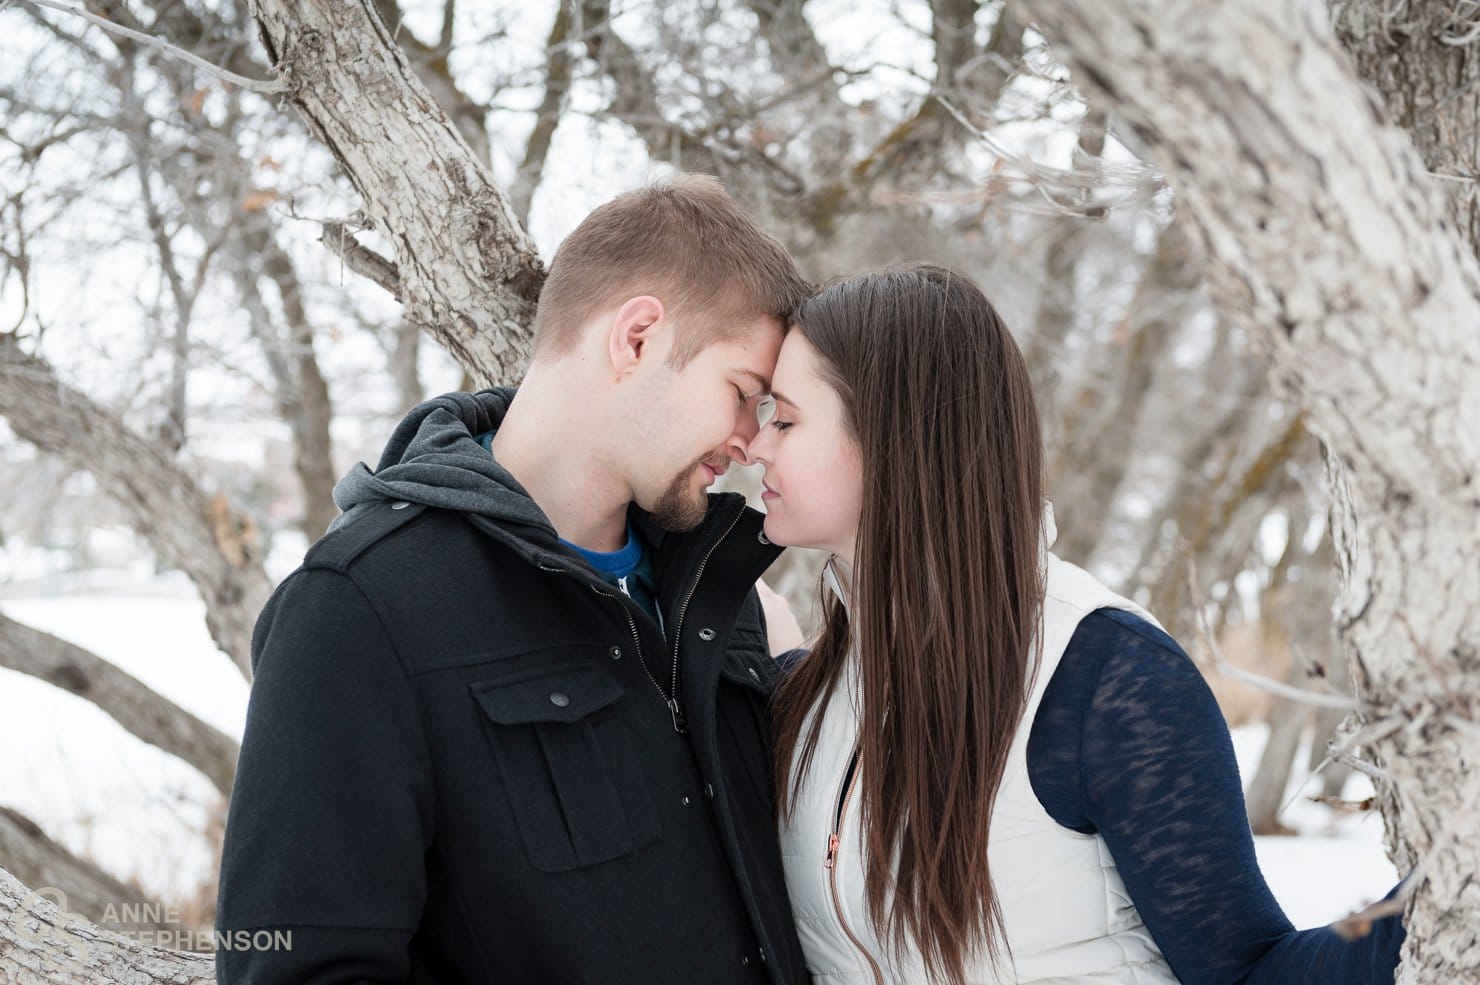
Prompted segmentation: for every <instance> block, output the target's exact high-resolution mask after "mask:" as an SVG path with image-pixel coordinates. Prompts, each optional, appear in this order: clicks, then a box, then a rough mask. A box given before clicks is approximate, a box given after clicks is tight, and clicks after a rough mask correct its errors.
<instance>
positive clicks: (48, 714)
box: [0, 552, 1397, 927]
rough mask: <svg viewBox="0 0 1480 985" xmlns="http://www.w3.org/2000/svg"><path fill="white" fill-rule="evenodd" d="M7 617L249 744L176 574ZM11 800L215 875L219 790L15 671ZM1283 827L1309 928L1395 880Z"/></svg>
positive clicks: (174, 869) (1342, 830) (1279, 845)
mask: <svg viewBox="0 0 1480 985" xmlns="http://www.w3.org/2000/svg"><path fill="white" fill-rule="evenodd" d="M3 553H6V552H0V554H3ZM279 566H280V565H275V566H274V567H279ZM287 567H291V565H287ZM278 573H279V574H281V573H282V572H278ZM0 610H3V611H4V612H5V614H6V615H8V616H10V617H11V618H13V619H17V620H19V621H21V622H23V623H26V624H28V625H30V626H33V627H35V628H37V629H41V630H45V631H47V632H50V633H53V634H54V635H57V636H60V637H62V638H64V639H67V640H70V641H72V642H74V643H77V644H79V645H81V646H84V647H87V648H88V649H90V650H92V651H93V652H95V653H97V654H99V655H100V656H103V657H105V658H107V659H109V660H111V661H113V662H114V663H116V664H117V665H118V666H120V667H122V668H123V669H125V670H127V671H128V672H129V673H131V674H134V675H135V676H137V677H139V678H140V679H142V680H144V681H145V682H146V683H148V684H149V685H150V686H152V687H154V688H155V689H157V690H158V691H159V692H160V693H161V694H164V695H166V696H167V697H169V698H170V699H171V700H173V701H175V702H177V703H178V704H180V705H182V706H183V707H185V708H187V709H189V710H190V711H191V712H193V713H194V714H196V715H198V716H200V717H201V718H203V719H205V720H206V721H208V722H210V723H211V724H213V725H215V726H216V727H218V728H220V729H222V730H223V731H225V732H227V733H228V734H230V735H233V736H236V737H238V738H239V737H240V735H241V730H242V724H243V721H244V717H245V710H246V702H247V690H248V689H247V684H246V682H245V681H244V680H243V679H242V676H241V674H240V673H238V672H237V670H236V669H235V667H234V666H233V665H232V664H231V662H230V661H229V660H228V659H227V658H226V657H225V656H224V655H223V654H222V653H221V652H220V651H219V650H218V649H217V648H216V647H215V645H214V644H213V643H212V641H211V639H210V636H209V635H208V634H207V632H206V629H205V623H204V618H203V607H202V605H201V603H200V601H199V599H198V598H197V597H196V596H195V594H194V592H193V591H192V589H191V586H190V585H189V583H188V582H187V581H185V579H184V578H182V577H181V576H179V575H178V574H169V575H162V576H161V575H149V576H148V577H141V573H140V572H139V571H138V570H133V571H129V572H127V573H126V574H124V573H119V574H116V575H114V576H112V577H110V576H108V575H107V574H101V575H100V574H98V573H96V572H94V573H90V574H88V575H85V576H75V575H64V574H54V573H53V574H46V575H44V576H42V577H39V578H33V579H27V580H24V581H13V582H11V583H10V584H8V585H3V586H0ZM1264 739H1265V733H1264V729H1263V728H1262V727H1253V728H1244V729H1239V730H1238V731H1237V732H1235V734H1234V744H1235V748H1236V750H1237V753H1238V758H1239V763H1240V769H1241V770H1242V771H1243V773H1244V775H1245V776H1246V777H1247V776H1249V775H1251V774H1252V771H1253V769H1254V767H1255V765H1257V763H1258V756H1259V752H1260V750H1261V749H1262V748H1263V744H1264ZM1301 761H1302V762H1303V761H1304V760H1303V759H1302V760H1301ZM1311 786H1312V787H1314V786H1315V784H1313V783H1312V784H1311ZM1370 789H1371V788H1370V786H1369V785H1368V784H1367V781H1366V779H1365V778H1363V777H1361V776H1356V777H1354V778H1353V779H1352V780H1351V781H1350V782H1349V783H1348V786H1347V790H1346V797H1347V798H1348V799H1352V800H1356V799H1360V798H1361V797H1364V796H1366V795H1367V793H1368V792H1370ZM1290 795H1291V796H1292V797H1293V796H1294V795H1295V788H1294V787H1293V786H1292V790H1291V794H1290ZM0 803H3V804H5V805H7V806H10V807H13V808H15V809H17V810H20V811H21V812H22V813H24V814H26V815H28V816H29V817H31V818H32V819H33V820H35V821H37V822H38V823H39V824H41V826H42V827H43V828H44V829H45V830H46V831H47V832H48V833H49V834H51V836H52V837H54V838H56V839H57V840H58V841H60V842H62V843H63V844H64V845H66V846H67V847H68V848H69V849H71V850H73V851H76V852H79V853H83V854H88V855H90V856H92V857H93V858H95V859H97V860H98V861H99V862H100V863H101V864H102V865H103V866H104V867H105V868H107V869H108V870H110V871H111V872H113V873H114V874H116V875H118V876H120V877H122V878H125V879H128V878H135V879H137V880H138V881H139V883H140V884H141V885H142V886H143V887H144V888H145V889H146V890H148V891H149V892H151V893H152V894H154V895H155V896H157V897H160V898H163V899H165V900H168V901H183V900H185V899H188V898H190V897H192V896H194V895H196V894H197V893H198V892H199V889H200V887H201V885H203V884H205V883H207V882H209V880H210V879H211V877H212V871H213V867H214V866H215V864H216V862H215V856H214V847H213V844H212V840H211V839H212V837H214V835H213V832H215V831H218V830H219V821H220V818H219V813H218V812H219V810H220V807H221V803H220V798H219V797H218V796H217V794H216V791H215V789H214V788H213V787H212V785H211V784H210V782H209V781H207V780H206V779H205V777H203V776H202V775H201V774H200V773H198V772H197V771H195V770H194V769H192V768H191V767H189V766H186V765H184V764H182V763H180V762H179V761H178V760H174V759H172V758H171V757H169V756H166V755H165V754H163V753H161V752H159V751H157V750H155V749H154V748H152V747H151V746H148V745H146V744H144V743H142V742H140V741H139V740H137V739H135V738H134V737H133V736H131V735H129V734H128V733H126V732H124V731H123V729H122V728H120V727H119V726H118V725H116V724H115V723H114V722H113V721H112V720H111V719H110V718H108V717H107V716H106V715H103V714H102V713H101V712H99V711H98V710H97V709H96V708H94V707H93V706H92V705H91V704H89V703H88V702H86V701H84V700H82V699H80V698H77V697H74V696H72V695H70V694H67V693H64V692H62V691H60V690H58V689H56V688H53V687H51V686H50V685H47V684H43V683H41V682H39V681H36V680H34V679H32V678H29V677H26V676H24V675H21V674H17V673H14V672H12V671H6V670H0ZM1284 820H1285V822H1286V823H1287V824H1288V825H1289V826H1290V827H1292V828H1294V829H1296V830H1298V831H1299V832H1301V834H1300V835H1299V836H1298V837H1284V838H1278V837H1265V838H1259V839H1257V846H1258V852H1259V859H1260V863H1261V865H1262V867H1263V869H1264V874H1265V877H1266V879H1267V880H1268V882H1269V884H1270V887H1271V889H1273V891H1274V893H1275V896H1276V897H1277V898H1278V899H1279V901H1280V903H1281V904H1282V905H1283V906H1284V907H1285V910H1286V912H1287V913H1288V914H1289V916H1290V919H1291V920H1292V921H1293V922H1294V923H1295V925H1296V926H1298V927H1309V926H1316V925H1318V924H1323V923H1328V922H1330V921H1331V920H1334V919H1338V918H1340V917H1343V916H1345V915H1347V914H1348V913H1350V912H1352V911H1353V910H1355V909H1358V908H1360V907H1361V906H1362V905H1364V904H1366V903H1368V902H1370V901H1372V900H1374V899H1377V898H1379V897H1381V896H1382V895H1383V894H1384V893H1386V892H1387V890H1388V889H1390V888H1391V887H1392V885H1393V884H1394V883H1395V882H1396V881H1397V876H1396V874H1395V873H1394V871H1393V867H1392V865H1391V864H1390V863H1389V862H1388V861H1387V859H1386V857H1385V856H1384V854H1383V850H1382V822H1381V820H1380V819H1379V818H1378V817H1377V816H1375V815H1361V816H1345V815H1338V814H1336V813H1335V812H1333V811H1331V810H1330V809H1329V808H1326V807H1324V806H1322V805H1319V804H1313V803H1310V802H1308V801H1307V800H1305V799H1304V798H1303V797H1300V798H1297V799H1295V801H1294V803H1293V804H1292V805H1291V806H1290V808H1289V809H1288V810H1287V811H1286V813H1285V815H1284Z"/></svg>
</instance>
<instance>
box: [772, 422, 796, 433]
mask: <svg viewBox="0 0 1480 985" xmlns="http://www.w3.org/2000/svg"><path fill="white" fill-rule="evenodd" d="M793 423H794V422H792V421H776V420H773V421H770V422H769V423H768V426H769V427H773V428H775V429H776V430H777V431H785V430H786V429H788V428H790V427H791V426H792V424H793Z"/></svg>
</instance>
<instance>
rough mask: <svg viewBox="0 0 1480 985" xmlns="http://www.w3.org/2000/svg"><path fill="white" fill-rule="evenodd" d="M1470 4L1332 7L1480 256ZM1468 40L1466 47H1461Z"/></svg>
mask: <svg viewBox="0 0 1480 985" xmlns="http://www.w3.org/2000/svg"><path fill="white" fill-rule="evenodd" d="M1477 13H1480V11H1476V9H1475V7H1474V6H1473V5H1469V7H1468V9H1467V7H1466V5H1465V4H1463V3H1415V4H1403V5H1402V6H1398V7H1395V6H1393V5H1392V4H1389V3H1379V2H1376V0H1343V2H1341V3H1333V4H1332V14H1333V17H1334V20H1335V25H1336V35H1337V37H1338V38H1339V39H1340V40H1341V42H1342V43H1343V44H1344V45H1345V46H1346V49H1347V51H1349V52H1350V53H1351V55H1352V58H1353V60H1354V61H1355V62H1356V65H1357V70H1358V71H1359V72H1361V73H1362V76H1363V77H1364V78H1366V79H1367V80H1368V81H1369V82H1371V83H1372V84H1373V85H1374V86H1376V87H1377V91H1378V92H1379V93H1381V94H1382V98H1383V102H1384V103H1385V104H1386V106H1387V108H1388V112H1389V113H1390V114H1391V116H1392V119H1393V121H1394V122H1396V123H1397V124H1398V125H1399V126H1401V127H1402V128H1403V129H1404V130H1406V131H1407V132H1408V135H1409V136H1410V137H1412V138H1413V143H1414V146H1415V147H1417V148H1418V152H1419V153H1420V154H1421V155H1423V159H1424V163H1425V164H1427V165H1428V167H1429V170H1430V171H1433V172H1434V173H1435V174H1436V175H1442V176H1443V178H1442V179H1441V180H1440V182H1439V188H1440V189H1441V191H1442V192H1443V193H1444V194H1445V195H1446V196H1447V197H1448V199H1449V201H1450V204H1451V209H1452V211H1451V212H1450V215H1451V216H1453V219H1454V223H1455V225H1456V226H1457V227H1458V228H1459V230H1460V232H1461V233H1463V234H1464V235H1465V237H1466V238H1467V239H1468V240H1469V243H1470V249H1471V250H1472V251H1474V252H1475V253H1477V254H1480V35H1477V27H1480V25H1477V19H1476V18H1477ZM1463 38H1468V39H1469V40H1468V42H1466V43H1456V41H1458V40H1459V39H1463Z"/></svg>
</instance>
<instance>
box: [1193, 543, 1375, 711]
mask: <svg viewBox="0 0 1480 985" xmlns="http://www.w3.org/2000/svg"><path fill="white" fill-rule="evenodd" d="M1187 569H1188V571H1187V577H1188V581H1189V583H1190V585H1191V589H1192V598H1191V602H1192V608H1193V611H1194V612H1196V613H1197V627H1198V636H1199V637H1201V639H1202V641H1203V644H1204V645H1205V646H1206V647H1207V649H1208V654H1209V655H1210V656H1211V657H1212V658H1213V666H1214V667H1215V668H1216V669H1217V670H1218V672H1219V673H1221V674H1223V675H1224V676H1226V677H1232V678H1233V679H1234V680H1238V681H1243V682H1244V683H1245V684H1252V685H1253V686H1254V687H1257V688H1259V689H1260V690H1263V691H1268V692H1269V693H1270V694H1273V695H1276V696H1277V697H1281V698H1286V699H1288V700H1290V701H1298V702H1301V703H1303V704H1308V705H1316V706H1317V707H1320V708H1340V709H1341V710H1342V711H1356V710H1357V708H1358V705H1357V703H1356V701H1354V700H1353V699H1351V698H1348V697H1344V696H1343V695H1340V694H1323V693H1321V692H1319V691H1307V690H1305V689H1304V688H1299V687H1292V686H1291V685H1289V684H1286V683H1284V682H1283V681H1276V680H1274V679H1272V678H1269V677H1265V676H1264V675H1262V674H1256V673H1254V672H1253V671H1248V670H1244V669H1243V668H1242V667H1237V666H1235V665H1234V664H1232V663H1231V662H1230V661H1229V660H1228V658H1227V657H1225V656H1224V655H1223V650H1222V648H1221V647H1219V646H1218V641H1217V640H1216V639H1214V637H1213V626H1212V623H1211V621H1209V619H1208V610H1207V606H1206V605H1205V604H1204V600H1203V598H1202V586H1201V585H1199V584H1198V579H1197V561H1196V560H1195V559H1193V558H1190V557H1189V558H1188V559H1187Z"/></svg>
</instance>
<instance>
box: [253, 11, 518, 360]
mask: <svg viewBox="0 0 1480 985" xmlns="http://www.w3.org/2000/svg"><path fill="white" fill-rule="evenodd" d="M251 9H252V13H253V15H254V16H255V17H256V19H257V23H258V25H259V28H260V36H261V39H262V43H263V45H264V46H265V47H266V48H267V51H268V55H269V58H270V60H271V62H272V64H273V67H274V69H275V70H276V72H277V74H278V76H279V78H280V79H281V80H282V81H283V82H285V83H286V84H287V85H288V97H287V98H288V100H289V101H290V102H291V103H292V104H293V105H294V106H295V107H296V108H297V109H298V111H299V113H300V114H301V115H302V117H303V119H304V120H305V121H306V122H307V124H308V127H309V129H310V130H311V131H312V132H313V133H314V134H315V135H316V136H317V137H318V138H319V139H320V140H322V141H323V142H324V144H325V145H326V146H327V147H328V148H329V150H330V152H331V153H333V155H334V157H335V159H336V160H337V161H338V162H339V164H340V166H341V167H342V168H343V169H344V173H345V175H346V176H347V177H348V178H349V179H350V181H351V182H352V183H353V184H354V185H355V187H356V189H358V191H359V192H360V195H361V197H362V198H363V200H364V211H365V214H366V215H367V216H368V217H369V219H370V220H371V221H372V222H373V223H374V225H375V226H376V228H377V229H378V230H379V231H380V232H381V233H382V234H383V235H384V236H385V237H386V239H387V240H388V241H389V242H390V243H392V244H393V246H394V250H395V262H396V267H397V269H398V271H399V279H400V288H401V293H400V297H401V301H402V303H403V304H404V305H405V306H406V316H407V317H408V318H409V319H410V320H412V321H413V322H415V323H416V324H417V325H418V326H420V327H421V329H422V330H423V331H426V332H429V333H430V334H431V335H432V336H433V337H434V338H436V339H437V341H438V342H439V343H440V344H441V345H442V346H443V347H445V348H446V349H447V350H448V351H449V352H450V353H451V354H452V355H453V357H454V358H455V359H456V360H457V361H458V362H459V363H460V364H461V365H463V366H464V367H465V368H466V369H467V370H468V372H469V373H470V374H471V375H472V376H473V378H474V379H475V380H477V381H478V382H480V383H485V384H486V383H507V382H513V381H515V380H516V379H517V378H518V377H519V375H520V374H521V373H522V371H523V363H524V359H525V356H526V354H527V352H528V348H529V339H530V325H531V322H532V319H533V314H534V304H535V300H536V299H537V298H538V297H539V289H540V285H541V283H542V282H543V278H544V267H543V265H542V264H541V262H540V259H539V255H538V253H537V251H536V249H535V246H534V244H533V243H532V242H531V241H530V239H529V237H528V235H527V234H526V233H525V232H524V230H523V229H522V228H521V227H520V226H519V223H518V221H517V220H516V219H515V217H514V213H513V211H512V210H511V208H510V206H509V203H508V200H507V199H506V198H505V197H504V195H503V193H502V192H500V191H499V189H498V188H497V187H496V186H495V185H494V184H493V181H492V180H491V178H490V177H489V175H488V173H487V171H486V170H485V169H484V167H483V165H482V163H481V162H480V161H479V160H478V157H477V155H476V154H475V153H474V152H473V151H472V150H471V149H470V148H469V146H468V143H467V141H466V140H464V139H463V137H462V136H461V134H459V132H458V131H457V129H456V127H454V126H453V125H452V123H451V121H450V120H449V119H448V117H447V114H446V113H444V112H443V111H442V110H441V109H440V108H438V106H437V104H436V102H435V100H434V99H433V98H432V96H431V94H430V93H429V92H428V91H427V89H426V86H425V85H424V84H423V83H422V81H421V80H420V79H419V78H418V77H417V74H416V73H415V72H414V71H413V70H412V68H411V66H410V64H409V63H408V61H407V59H406V56H405V55H404V54H403V53H402V52H401V51H400V49H398V48H397V47H396V46H395V44H394V43H393V42H392V40H391V35H390V33H389V31H388V30H387V29H386V26H385V25H384V24H383V23H381V20H380V18H379V16H377V14H376V12H375V9H374V5H373V4H372V3H370V2H369V0H348V2H346V0H312V2H299V3H289V2H287V0H254V2H253V3H252V5H251Z"/></svg>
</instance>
